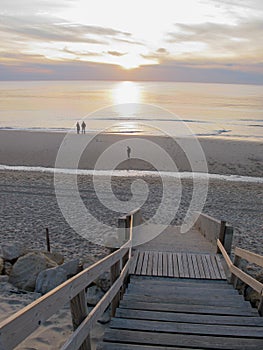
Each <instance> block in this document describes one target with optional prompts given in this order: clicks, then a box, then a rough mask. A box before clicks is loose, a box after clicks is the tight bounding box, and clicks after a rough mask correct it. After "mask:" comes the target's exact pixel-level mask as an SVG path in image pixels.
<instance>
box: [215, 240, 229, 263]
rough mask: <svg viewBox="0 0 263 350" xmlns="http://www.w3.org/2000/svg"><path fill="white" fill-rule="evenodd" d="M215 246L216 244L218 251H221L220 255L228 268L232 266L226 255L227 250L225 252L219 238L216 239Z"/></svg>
mask: <svg viewBox="0 0 263 350" xmlns="http://www.w3.org/2000/svg"><path fill="white" fill-rule="evenodd" d="M217 246H218V248H219V250H220V252H221V253H222V255H223V257H224V259H225V261H226V264H227V266H228V268H230V266H232V265H233V263H232V261H231V259H230V257H229V256H228V254H227V252H226V250H225V248H224V246H223V245H222V243H221V242H220V241H219V239H218V240H217Z"/></svg>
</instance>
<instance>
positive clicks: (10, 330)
mask: <svg viewBox="0 0 263 350" xmlns="http://www.w3.org/2000/svg"><path fill="white" fill-rule="evenodd" d="M129 245H130V243H129V242H128V243H127V244H125V245H124V246H123V248H122V249H119V250H117V251H115V252H114V253H112V254H111V255H109V256H107V257H105V258H104V259H102V260H100V261H99V262H97V263H95V264H94V265H92V266H90V267H88V268H87V269H85V270H83V271H81V272H80V273H79V274H77V275H76V276H74V277H72V278H70V279H69V280H67V281H66V282H64V283H62V284H61V285H60V286H58V287H56V288H55V289H53V290H52V291H50V292H48V293H47V294H45V295H44V296H42V297H40V298H39V299H37V300H36V301H34V302H33V303H31V304H29V305H27V306H26V307H25V308H23V309H22V310H19V311H18V312H16V313H15V314H13V315H11V316H10V317H8V318H7V319H6V320H4V321H2V322H1V323H0V344H1V343H2V344H3V347H4V348H5V350H9V349H13V348H14V347H15V346H16V345H18V344H19V343H20V342H21V341H22V340H24V339H25V338H26V337H27V336H28V335H30V334H31V333H32V332H33V331H35V330H36V329H37V328H38V327H39V326H40V325H41V324H43V322H44V321H46V320H47V319H48V318H49V317H51V316H52V315H53V314H55V313H56V312H57V311H58V310H60V309H61V308H62V307H63V306H64V305H65V304H66V303H69V302H70V300H71V299H73V298H74V297H75V296H76V295H77V294H79V293H80V292H81V291H82V290H83V289H85V288H86V287H87V286H88V285H90V284H91V283H92V282H93V281H94V280H95V279H96V278H98V277H99V276H100V275H101V273H102V272H103V271H106V270H108V269H109V267H110V266H111V265H112V264H114V263H115V262H116V261H117V260H120V259H121V258H122V257H123V255H124V254H125V253H126V252H127V249H128V248H126V247H128V246H129Z"/></svg>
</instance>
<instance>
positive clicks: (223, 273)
mask: <svg viewBox="0 0 263 350" xmlns="http://www.w3.org/2000/svg"><path fill="white" fill-rule="evenodd" d="M216 262H217V266H218V270H219V272H220V275H221V278H222V279H224V280H225V279H226V275H225V271H224V269H223V266H222V264H221V261H220V258H219V256H218V255H216Z"/></svg>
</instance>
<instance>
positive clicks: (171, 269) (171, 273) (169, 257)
mask: <svg viewBox="0 0 263 350" xmlns="http://www.w3.org/2000/svg"><path fill="white" fill-rule="evenodd" d="M167 263H168V276H169V277H174V264H173V254H172V253H167Z"/></svg>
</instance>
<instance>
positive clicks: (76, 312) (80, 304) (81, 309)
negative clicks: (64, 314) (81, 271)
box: [70, 290, 91, 350]
mask: <svg viewBox="0 0 263 350" xmlns="http://www.w3.org/2000/svg"><path fill="white" fill-rule="evenodd" d="M70 309H71V315H72V323H73V330H74V331H75V330H76V329H77V328H78V326H79V325H80V324H81V322H82V321H83V320H84V319H85V318H86V317H87V315H88V308H87V301H86V292H85V290H83V291H81V292H80V293H79V294H78V295H76V296H75V297H74V298H73V299H72V300H71V302H70ZM79 350H91V342H90V335H89V334H87V337H86V339H85V340H84V341H83V343H82V344H81V346H80V348H79Z"/></svg>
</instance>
